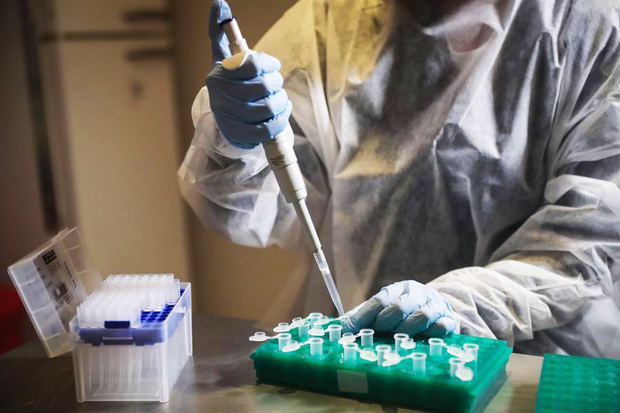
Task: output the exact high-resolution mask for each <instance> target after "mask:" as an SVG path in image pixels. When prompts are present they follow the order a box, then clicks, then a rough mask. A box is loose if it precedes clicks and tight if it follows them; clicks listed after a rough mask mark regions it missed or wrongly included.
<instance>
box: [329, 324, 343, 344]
mask: <svg viewBox="0 0 620 413" xmlns="http://www.w3.org/2000/svg"><path fill="white" fill-rule="evenodd" d="M327 333H328V334H329V341H331V342H332V343H335V342H337V341H338V340H340V337H341V335H342V326H341V325H338V324H332V325H330V326H328V327H327Z"/></svg>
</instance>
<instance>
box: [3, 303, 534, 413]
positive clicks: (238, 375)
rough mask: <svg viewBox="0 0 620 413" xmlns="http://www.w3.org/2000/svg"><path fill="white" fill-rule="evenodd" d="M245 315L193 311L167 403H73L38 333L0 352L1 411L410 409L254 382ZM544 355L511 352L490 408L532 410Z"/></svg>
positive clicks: (62, 369) (64, 369) (61, 361)
mask: <svg viewBox="0 0 620 413" xmlns="http://www.w3.org/2000/svg"><path fill="white" fill-rule="evenodd" d="M254 330H256V327H255V326H254V323H253V322H251V321H247V320H238V319H232V318H224V317H215V316H210V315H205V314H195V315H194V318H193V335H194V341H193V343H194V355H193V357H192V359H190V361H189V362H188V363H187V365H186V366H185V367H184V369H183V371H182V373H181V376H180V378H179V380H178V381H177V383H176V385H175V386H174V390H173V392H172V393H171V395H170V401H169V402H168V403H157V402H148V403H146V402H86V403H77V402H76V398H75V384H74V379H73V367H72V361H71V355H70V354H67V355H64V356H60V357H56V358H53V359H49V358H47V356H46V355H45V352H44V350H43V347H42V346H41V344H40V342H39V341H38V340H32V341H30V342H28V343H26V344H23V345H21V346H20V347H17V348H15V349H13V350H12V351H10V352H8V353H5V354H3V355H2V356H0V411H1V412H12V411H37V412H39V411H46V412H55V411H61V412H73V411H97V412H102V411H114V412H123V411H134V412H135V411H138V412H140V411H145V412H158V411H173V412H181V411H183V412H185V411H187V412H192V411H196V412H235V413H238V412H291V411H312V412H337V411H358V412H382V411H394V412H396V411H398V412H411V411H413V410H410V409H405V408H400V407H397V406H386V405H379V404H375V403H367V402H360V401H357V400H354V399H347V398H342V397H335V396H330V395H325V394H318V393H312V392H307V391H301V390H295V389H290V388H284V387H279V386H273V385H268V384H257V383H256V380H255V375H254V369H253V367H252V361H251V360H250V358H249V356H250V354H251V352H252V351H253V349H254V348H255V347H257V344H258V343H252V342H250V341H248V337H249V336H250V335H251V334H252V333H253V332H254ZM541 367H542V357H535V356H527V355H522V354H512V355H511V357H510V361H509V362H508V365H507V376H508V378H507V380H506V382H505V383H504V384H503V385H502V387H501V388H500V390H499V392H498V393H497V395H496V396H495V397H494V398H493V400H492V401H491V403H490V404H489V405H488V407H487V409H486V411H489V412H527V411H534V407H535V405H536V391H537V388H538V381H539V378H540V372H541Z"/></svg>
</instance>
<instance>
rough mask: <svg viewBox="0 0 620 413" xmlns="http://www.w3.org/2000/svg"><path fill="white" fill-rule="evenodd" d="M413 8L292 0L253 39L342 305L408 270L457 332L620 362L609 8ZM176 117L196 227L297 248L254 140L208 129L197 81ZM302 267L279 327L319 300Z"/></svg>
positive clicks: (597, 2)
mask: <svg viewBox="0 0 620 413" xmlns="http://www.w3.org/2000/svg"><path fill="white" fill-rule="evenodd" d="M424 3H425V2H413V1H396V0H395V1H385V2H381V1H378V0H365V1H360V0H338V1H334V0H331V1H327V0H301V1H299V2H298V3H297V4H295V5H294V6H293V7H292V8H291V9H290V10H289V11H288V12H287V13H286V14H285V15H284V16H283V17H282V18H281V19H280V20H279V21H278V22H277V23H276V24H275V25H274V26H273V28H272V29H271V30H269V32H268V33H267V34H266V35H265V36H264V37H263V39H262V40H261V41H260V42H259V44H258V45H257V46H256V48H255V49H256V50H260V51H264V52H267V53H269V54H272V55H274V56H276V57H278V58H279V59H280V60H281V61H282V64H283V68H282V74H283V76H284V78H285V88H286V90H287V92H288V94H289V97H290V99H291V100H292V102H293V107H294V109H293V115H292V119H291V124H292V126H293V130H294V131H295V150H296V152H297V157H298V158H299V161H300V165H301V168H302V171H303V172H304V174H305V177H306V180H307V184H308V187H309V199H308V201H309V204H310V209H311V212H312V215H313V217H314V219H315V221H316V223H317V225H319V224H320V225H319V227H320V233H321V239H322V241H323V243H324V244H325V245H326V247H327V249H328V258H329V260H330V263H331V266H332V271H334V274H335V277H336V282H337V284H338V286H339V289H340V292H341V294H342V295H343V301H344V304H345V308H352V307H353V306H354V305H356V304H358V303H359V302H360V301H362V300H364V299H367V298H368V297H369V296H370V295H371V294H374V293H375V292H376V291H377V290H378V289H379V288H380V287H382V286H384V285H387V284H390V283H392V282H395V281H398V280H403V279H414V280H418V281H421V282H429V283H430V284H429V285H431V286H433V287H434V288H436V289H437V290H438V291H439V292H441V293H442V294H443V295H444V296H445V297H446V298H447V299H448V301H449V302H450V304H451V305H452V307H453V308H454V310H455V311H456V312H457V313H458V315H459V317H460V325H461V327H460V328H461V333H465V334H472V335H478V336H491V337H493V336H494V337H498V338H501V339H505V340H508V342H509V343H510V344H513V343H514V344H515V345H516V350H520V351H523V352H528V353H534V354H541V353H543V352H559V353H564V352H566V353H571V354H583V355H590V356H607V357H616V358H620V189H619V186H618V185H619V184H620V69H619V64H620V48H619V42H620V38H619V34H620V33H619V13H618V10H619V2H618V1H616V0H592V1H576V0H575V1H569V0H555V1H552V0H523V1H518V0H516V1H501V0H497V1H492V0H486V1H480V0H475V1H463V2H461V3H462V5H461V7H459V8H458V9H455V10H447V11H446V10H442V13H441V14H439V15H437V14H438V13H437V12H435V11H434V10H435V9H437V7H434V8H430V7H425V6H424V5H423V4H424ZM429 3H432V2H429ZM192 115H193V119H194V124H195V126H196V132H195V136H194V140H193V142H192V145H191V147H190V149H189V151H188V152H187V155H186V157H185V161H184V163H183V165H182V166H181V168H180V170H179V178H180V184H181V188H182V192H183V194H184V196H185V198H186V199H187V200H188V202H189V203H190V204H191V206H192V207H193V209H194V210H195V212H196V213H197V214H198V215H199V216H200V218H201V219H202V221H203V222H204V223H205V225H206V226H208V227H210V228H213V229H215V230H216V231H218V232H220V233H221V234H223V235H225V236H226V237H228V238H229V239H231V240H232V241H234V242H236V243H239V244H243V245H250V246H259V247H262V246H267V245H272V244H277V245H280V246H283V247H291V246H292V245H303V241H302V240H301V231H300V229H299V226H298V224H297V221H296V217H295V213H294V210H293V208H291V207H290V206H289V205H288V204H286V203H285V202H284V199H283V197H282V196H281V195H280V194H279V190H278V186H277V183H276V181H275V177H274V176H273V174H272V173H271V172H270V170H269V168H268V165H267V162H266V159H265V156H264V153H263V150H262V148H261V147H257V148H255V149H253V150H250V151H247V150H242V149H237V148H234V147H232V146H231V145H229V144H228V143H227V142H226V141H225V140H224V138H223V137H222V136H221V135H220V134H219V132H218V130H217V127H216V123H215V120H214V118H213V114H212V113H211V111H210V108H209V100H208V92H207V90H206V89H205V88H203V89H202V90H201V91H200V92H199V94H198V96H197V97H196V101H195V103H194V106H193V108H192ZM308 256H310V254H309V253H308ZM308 264H310V262H309V261H308ZM307 270H308V271H309V272H306V276H307V278H305V281H304V283H305V284H303V286H302V287H303V288H301V289H299V290H298V291H297V290H296V291H293V292H292V291H291V290H290V289H289V290H287V288H286V287H285V288H283V291H282V292H281V294H280V295H281V296H284V295H288V296H290V294H291V293H295V294H298V295H299V300H297V303H299V304H300V305H304V308H301V307H300V306H298V307H297V308H279V309H278V311H279V316H280V317H279V319H285V318H286V317H287V316H289V315H294V314H293V313H294V312H299V311H301V310H315V311H316V310H318V311H320V310H323V311H329V309H330V306H329V298H328V296H327V294H326V292H325V287H324V286H323V285H322V280H321V277H320V276H319V275H318V274H316V273H315V274H311V272H312V271H313V269H312V267H311V266H310V267H308V269H307ZM275 302H278V299H277V298H276V299H275Z"/></svg>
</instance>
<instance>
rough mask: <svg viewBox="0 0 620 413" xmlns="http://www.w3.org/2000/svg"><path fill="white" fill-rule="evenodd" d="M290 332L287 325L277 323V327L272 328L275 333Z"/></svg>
mask: <svg viewBox="0 0 620 413" xmlns="http://www.w3.org/2000/svg"><path fill="white" fill-rule="evenodd" d="M289 330H290V327H289V325H288V323H278V325H277V326H275V327H274V328H273V331H274V332H276V333H284V332H287V331H289Z"/></svg>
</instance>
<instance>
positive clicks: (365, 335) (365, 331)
mask: <svg viewBox="0 0 620 413" xmlns="http://www.w3.org/2000/svg"><path fill="white" fill-rule="evenodd" d="M374 334H375V330H373V329H372V328H362V329H361V330H360V332H359V333H358V335H359V336H360V337H361V344H362V347H372V338H373V336H374Z"/></svg>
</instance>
